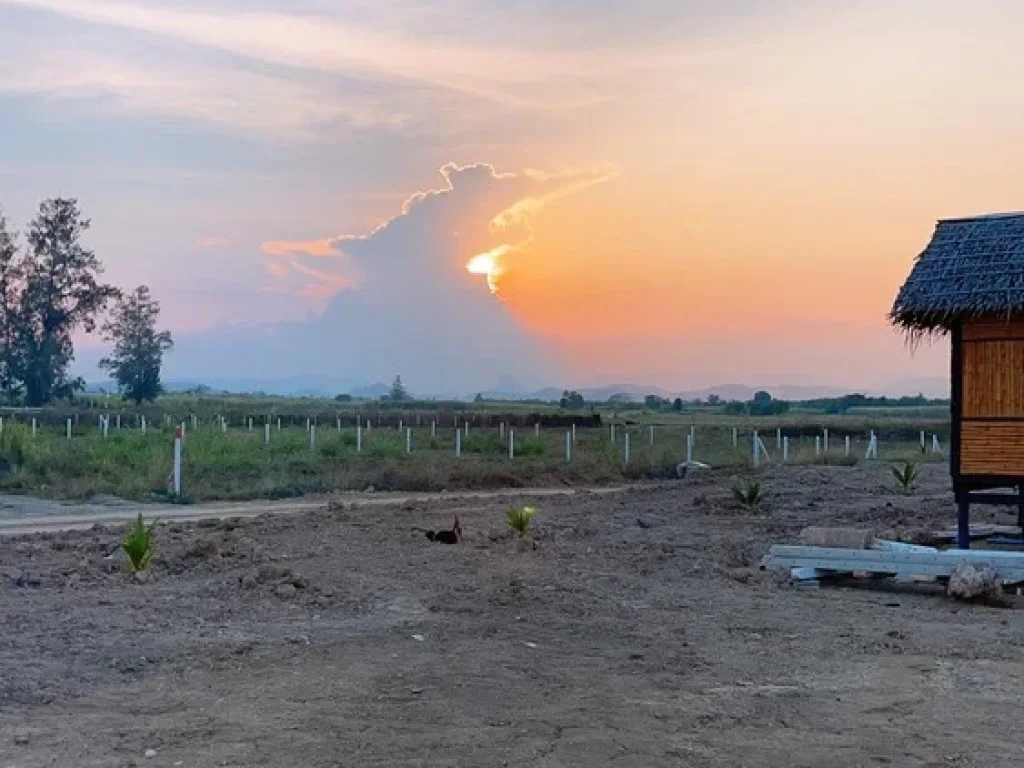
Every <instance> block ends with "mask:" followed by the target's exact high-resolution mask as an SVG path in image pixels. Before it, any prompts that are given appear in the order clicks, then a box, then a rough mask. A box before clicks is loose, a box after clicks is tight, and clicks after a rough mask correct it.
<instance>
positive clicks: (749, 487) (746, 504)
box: [732, 481, 765, 511]
mask: <svg viewBox="0 0 1024 768" xmlns="http://www.w3.org/2000/svg"><path fill="white" fill-rule="evenodd" d="M732 496H733V498H734V499H735V500H736V501H737V502H738V503H739V504H740V506H742V507H743V508H744V509H748V510H751V511H756V510H759V509H762V508H763V507H764V503H765V496H764V493H763V492H762V491H761V484H760V483H755V482H752V481H748V482H746V483H744V484H743V485H742V486H734V487H733V489H732Z"/></svg>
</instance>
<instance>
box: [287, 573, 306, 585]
mask: <svg viewBox="0 0 1024 768" xmlns="http://www.w3.org/2000/svg"><path fill="white" fill-rule="evenodd" d="M287 583H288V584H291V585H292V586H293V587H295V588H296V589H305V588H306V587H308V586H309V579H307V578H306V577H305V576H303V575H302V574H301V573H293V574H292V575H291V576H290V577H289V578H288V582H287Z"/></svg>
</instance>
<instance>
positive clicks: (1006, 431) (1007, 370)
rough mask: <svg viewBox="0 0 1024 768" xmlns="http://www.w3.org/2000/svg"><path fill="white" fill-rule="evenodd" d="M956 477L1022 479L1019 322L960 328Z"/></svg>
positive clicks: (1023, 379)
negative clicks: (960, 377) (958, 434)
mask: <svg viewBox="0 0 1024 768" xmlns="http://www.w3.org/2000/svg"><path fill="white" fill-rule="evenodd" d="M960 358H961V361H962V362H961V365H962V371H961V376H962V389H961V402H960V414H961V425H960V450H959V456H960V474H962V475H981V476H1003V477H1007V476H1020V477H1024V318H1015V319H1013V320H1009V321H1007V320H1005V319H1002V318H998V319H984V320H976V321H971V322H969V323H965V324H964V326H963V332H962V349H961V351H960Z"/></svg>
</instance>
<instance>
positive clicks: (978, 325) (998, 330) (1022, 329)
mask: <svg viewBox="0 0 1024 768" xmlns="http://www.w3.org/2000/svg"><path fill="white" fill-rule="evenodd" d="M963 339H964V341H984V340H987V339H1024V317H1013V318H1009V319H1008V318H1006V317H979V318H975V319H973V320H965V321H964V324H963Z"/></svg>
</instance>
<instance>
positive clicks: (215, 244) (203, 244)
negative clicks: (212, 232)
mask: <svg viewBox="0 0 1024 768" xmlns="http://www.w3.org/2000/svg"><path fill="white" fill-rule="evenodd" d="M227 244H228V239H227V238H226V237H204V238H203V239H202V240H200V241H199V247H200V248H210V249H214V248H224V247H225V246H226V245H227Z"/></svg>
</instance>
